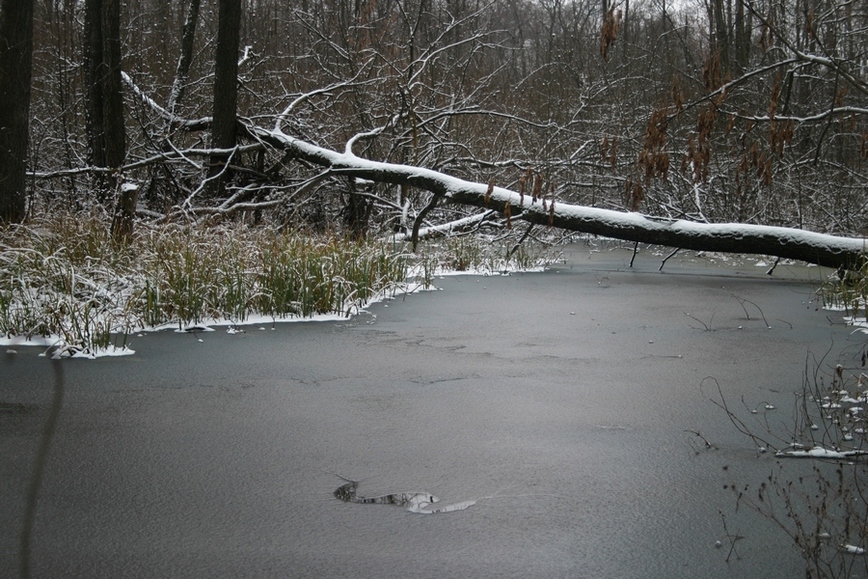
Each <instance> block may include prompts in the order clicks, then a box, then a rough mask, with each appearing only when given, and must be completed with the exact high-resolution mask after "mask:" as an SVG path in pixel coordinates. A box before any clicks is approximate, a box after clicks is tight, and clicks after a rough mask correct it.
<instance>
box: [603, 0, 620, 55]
mask: <svg viewBox="0 0 868 579" xmlns="http://www.w3.org/2000/svg"><path fill="white" fill-rule="evenodd" d="M622 18H623V14H622V13H621V10H617V11H616V10H615V9H614V8H612V9H611V10H609V11H608V12H607V13H606V16H605V17H604V18H603V28H602V30H601V31H600V56H602V57H603V60H609V47H610V46H612V45H613V44H615V41H616V40H617V39H618V33H619V32H620V31H621V20H622Z"/></svg>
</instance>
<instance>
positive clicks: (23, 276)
mask: <svg viewBox="0 0 868 579" xmlns="http://www.w3.org/2000/svg"><path fill="white" fill-rule="evenodd" d="M512 243H513V244H514V241H513V242H512ZM485 247H489V249H488V250H486V249H485ZM504 247H505V246H504ZM506 253H507V250H506V249H500V248H498V249H496V250H491V249H490V244H488V243H486V242H485V241H484V240H479V239H476V240H475V241H472V240H463V241H450V242H445V243H444V244H442V246H436V245H435V246H429V247H428V248H426V249H425V251H423V252H420V254H419V255H418V256H414V255H411V254H409V253H408V252H407V251H406V249H405V246H404V244H397V243H388V242H370V243H356V242H348V241H346V240H342V239H340V238H336V237H327V236H311V235H306V234H299V233H295V234H293V233H290V234H286V233H281V232H277V231H275V230H273V229H270V228H245V227H241V226H225V227H209V228H192V227H186V226H180V225H161V226H151V225H147V224H139V225H138V226H137V230H136V235H135V236H134V238H133V241H132V243H131V244H130V245H129V246H128V247H122V246H119V245H117V244H115V243H114V242H113V241H112V238H111V234H110V231H109V227H108V224H107V223H106V221H105V220H103V219H100V218H98V217H91V216H83V215H66V216H62V217H57V218H52V219H45V220H41V221H39V222H35V223H31V224H29V225H27V226H10V227H6V228H3V229H0V343H2V344H5V345H28V344H33V345H35V344H42V345H45V346H49V345H53V346H57V349H56V350H55V351H56V353H58V355H60V354H62V355H77V356H87V357H93V356H102V355H117V354H123V353H125V352H129V350H127V349H126V345H127V337H128V336H129V334H130V333H131V332H135V331H138V330H141V329H146V328H160V327H166V326H173V327H176V328H182V329H183V328H185V327H187V326H190V325H196V324H202V323H205V322H207V323H211V324H213V323H221V322H224V323H225V322H228V323H232V324H241V323H250V322H251V321H260V320H261V319H263V318H267V319H271V320H277V321H280V320H292V319H311V318H314V317H317V316H334V315H339V316H343V317H346V316H349V315H351V314H352V313H355V312H357V311H358V310H359V309H361V308H363V307H364V306H365V305H366V304H368V303H370V302H372V301H375V300H378V299H382V298H383V297H385V296H388V295H392V294H394V293H395V292H403V291H412V290H414V289H418V288H419V287H427V286H430V285H431V280H432V278H433V276H434V275H439V274H441V273H443V271H444V270H468V271H476V272H486V273H492V272H495V271H504V270H510V269H517V268H522V269H529V268H530V267H531V266H533V265H536V264H538V263H539V261H540V260H541V257H540V254H539V252H536V253H533V252H530V251H529V250H528V249H526V248H525V247H521V248H519V249H518V250H517V251H515V252H514V253H513V254H512V255H510V256H507V255H506ZM12 347H14V346H12Z"/></svg>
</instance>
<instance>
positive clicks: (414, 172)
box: [247, 126, 866, 269]
mask: <svg viewBox="0 0 868 579" xmlns="http://www.w3.org/2000/svg"><path fill="white" fill-rule="evenodd" d="M247 129H248V131H249V132H250V133H251V135H252V136H254V137H256V138H258V139H261V140H262V141H265V142H267V143H269V144H271V145H272V146H276V147H279V148H282V149H285V150H287V151H289V152H291V153H293V154H294V155H295V156H296V157H298V158H301V159H304V160H305V161H307V162H309V163H313V164H316V165H319V166H322V167H326V168H328V169H329V170H330V171H331V172H333V173H335V174H342V175H347V176H352V177H358V178H362V179H369V180H371V181H380V182H385V183H395V184H407V185H410V186H413V187H418V188H421V189H425V190H427V191H430V192H432V193H434V194H436V195H441V196H442V197H443V198H444V199H445V200H447V201H451V202H454V203H460V204H464V205H471V206H476V207H481V208H485V209H494V210H496V211H499V212H501V213H504V212H506V208H507V207H509V213H510V214H511V218H512V219H522V220H524V221H528V222H530V223H536V224H540V225H547V226H553V227H559V228H562V229H567V230H571V231H577V232H581V233H591V234H596V235H601V236H605V237H612V238H616V239H622V240H626V241H638V242H640V243H652V244H656V245H665V246H669V247H678V248H682V249H692V250H695V251H718V252H727V253H745V254H760V255H773V256H777V257H782V258H786V259H796V260H800V261H806V262H808V263H815V264H817V265H822V266H827V267H832V268H841V267H843V268H849V269H852V268H856V267H858V266H859V265H861V264H862V262H863V259H864V253H865V249H866V240H865V239H860V238H849V237H837V236H833V235H826V234H822V233H813V232H810V231H804V230H801V229H791V228H787V227H770V226H762V225H748V224H741V223H717V224H715V223H696V222H692V221H685V220H676V219H665V218H656V217H649V216H645V215H642V214H640V213H632V212H620V211H612V210H608V209H598V208H595V207H586V206H581V205H569V204H565V203H561V202H558V201H552V200H550V199H549V200H544V199H540V198H537V199H536V200H534V199H533V198H532V197H531V195H529V194H525V195H520V194H519V193H517V192H515V191H511V190H509V189H505V188H502V187H494V188H493V189H492V190H491V191H489V186H488V184H484V183H474V182H471V181H465V180H463V179H458V178H456V177H452V176H449V175H446V174H444V173H439V172H437V171H432V170H430V169H424V168H421V167H413V166H409V165H399V164H393V163H383V162H378V161H370V160H367V159H362V158H360V157H357V156H355V155H354V154H352V153H346V152H345V153H338V152H336V151H332V150H330V149H326V148H324V147H319V146H316V145H313V144H311V143H308V142H305V141H301V140H299V139H296V138H294V137H292V136H289V135H287V134H285V133H284V132H283V131H281V130H280V128H279V127H278V128H276V129H274V130H266V129H262V128H258V127H250V126H249V127H247Z"/></svg>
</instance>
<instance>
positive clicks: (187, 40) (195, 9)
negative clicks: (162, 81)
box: [166, 0, 200, 114]
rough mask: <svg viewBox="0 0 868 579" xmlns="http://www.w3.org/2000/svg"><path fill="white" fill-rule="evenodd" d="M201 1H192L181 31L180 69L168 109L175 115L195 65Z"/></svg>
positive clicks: (170, 95) (176, 71) (178, 69)
mask: <svg viewBox="0 0 868 579" xmlns="http://www.w3.org/2000/svg"><path fill="white" fill-rule="evenodd" d="M199 3H200V0H190V6H189V7H188V8H187V18H186V20H184V29H183V30H182V31H181V55H180V56H179V57H178V67H177V69H176V70H175V79H174V81H173V82H172V90H171V92H170V93H169V101H168V104H167V106H166V109H167V110H168V111H169V112H170V113H172V114H174V113H175V107H176V106H178V104H179V103H180V102H181V99H182V98H183V97H184V89H185V88H186V84H187V75H188V74H189V73H190V65H191V64H192V63H193V41H194V40H195V38H196V24H197V23H198V22H199Z"/></svg>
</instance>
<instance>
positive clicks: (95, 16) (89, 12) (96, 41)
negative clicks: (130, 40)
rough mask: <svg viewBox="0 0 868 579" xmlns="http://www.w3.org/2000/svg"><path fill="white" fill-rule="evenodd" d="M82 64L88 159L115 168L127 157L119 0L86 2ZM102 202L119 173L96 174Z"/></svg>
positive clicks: (114, 187) (114, 186)
mask: <svg viewBox="0 0 868 579" xmlns="http://www.w3.org/2000/svg"><path fill="white" fill-rule="evenodd" d="M84 20H85V47H84V48H85V66H86V72H87V74H86V76H87V105H86V111H87V132H88V140H89V145H90V147H89V148H90V162H91V164H93V166H95V167H101V168H110V169H118V168H119V167H121V165H123V162H124V158H125V157H126V134H125V131H124V101H123V92H122V80H121V70H122V67H121V38H120V0H87V1H86V2H85V16H84ZM95 175H96V177H95V183H94V186H95V189H96V191H97V196H98V198H99V200H100V201H101V202H102V203H108V202H110V201H111V200H112V197H113V195H114V193H115V192H116V190H117V185H118V178H119V176H118V175H116V174H114V173H109V174H108V177H107V178H106V177H105V176H104V174H102V173H96V174H95Z"/></svg>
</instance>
